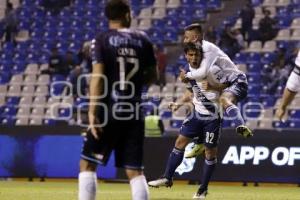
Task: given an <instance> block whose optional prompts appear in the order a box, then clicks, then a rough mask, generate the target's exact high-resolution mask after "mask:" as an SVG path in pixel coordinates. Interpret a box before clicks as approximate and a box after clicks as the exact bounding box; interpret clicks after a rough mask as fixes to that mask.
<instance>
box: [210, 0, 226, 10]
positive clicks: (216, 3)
mask: <svg viewBox="0 0 300 200" xmlns="http://www.w3.org/2000/svg"><path fill="white" fill-rule="evenodd" d="M221 7H222V2H221V0H208V2H207V8H208V9H209V10H219V9H221Z"/></svg>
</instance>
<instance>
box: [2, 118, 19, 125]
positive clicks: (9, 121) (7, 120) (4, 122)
mask: <svg viewBox="0 0 300 200" xmlns="http://www.w3.org/2000/svg"><path fill="white" fill-rule="evenodd" d="M15 121H16V119H15V118H14V117H10V116H5V118H4V119H2V121H1V124H2V125H5V126H14V125H15Z"/></svg>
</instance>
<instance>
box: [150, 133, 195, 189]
mask: <svg viewBox="0 0 300 200" xmlns="http://www.w3.org/2000/svg"><path fill="white" fill-rule="evenodd" d="M190 140H191V139H190V138H188V137H185V136H183V135H179V136H178V137H177V139H176V142H175V147H174V149H173V150H172V152H171V153H170V156H169V159H168V162H167V166H166V170H165V173H164V175H163V176H162V177H161V178H159V179H157V180H154V181H150V182H148V185H149V186H151V187H160V186H165V187H171V186H172V185H173V181H172V179H173V175H174V173H175V170H176V168H177V167H178V166H179V165H180V163H181V162H182V160H183V155H184V150H185V147H186V145H188V143H189V142H190Z"/></svg>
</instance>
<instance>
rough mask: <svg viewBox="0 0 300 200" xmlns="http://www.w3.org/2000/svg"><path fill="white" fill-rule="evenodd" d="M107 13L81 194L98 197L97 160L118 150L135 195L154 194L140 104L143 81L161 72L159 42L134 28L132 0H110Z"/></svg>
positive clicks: (97, 48)
mask: <svg viewBox="0 0 300 200" xmlns="http://www.w3.org/2000/svg"><path fill="white" fill-rule="evenodd" d="M105 15H106V17H107V18H108V20H109V30H108V31H106V32H103V33H101V34H99V35H97V37H96V39H95V40H93V43H92V47H91V48H92V59H93V72H92V78H91V82H90V94H89V95H90V105H89V114H88V115H89V128H88V131H87V133H86V135H85V137H84V144H83V148H82V154H81V160H80V173H79V195H78V196H79V200H95V199H96V191H97V176H96V168H97V164H103V165H105V164H106V163H107V161H108V159H109V157H110V153H111V151H112V150H114V151H115V161H116V163H115V165H116V167H121V168H124V169H125V172H126V174H127V176H128V179H129V181H130V186H131V193H132V199H133V200H148V199H149V190H148V186H147V182H146V178H145V176H144V175H143V164H142V160H143V141H144V123H143V120H142V117H141V115H140V112H139V108H140V106H139V104H140V102H141V92H142V86H143V84H144V83H145V84H150V83H151V82H154V81H156V80H155V79H156V77H157V74H156V68H155V66H156V60H155V56H154V52H153V47H152V44H151V43H150V42H149V40H148V38H147V36H146V35H145V33H144V32H140V31H135V30H130V29H129V26H130V22H131V17H130V7H129V4H128V2H127V1H125V0H110V1H108V3H107V4H106V7H105ZM100 96H101V99H100V100H99V97H100ZM99 123H101V124H102V125H99Z"/></svg>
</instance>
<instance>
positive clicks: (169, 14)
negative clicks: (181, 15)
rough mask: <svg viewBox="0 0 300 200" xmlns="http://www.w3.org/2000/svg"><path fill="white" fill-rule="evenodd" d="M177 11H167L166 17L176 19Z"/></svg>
mask: <svg viewBox="0 0 300 200" xmlns="http://www.w3.org/2000/svg"><path fill="white" fill-rule="evenodd" d="M178 10H179V9H173V8H171V9H167V17H176V18H178Z"/></svg>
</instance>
